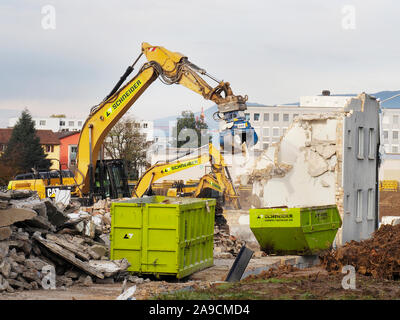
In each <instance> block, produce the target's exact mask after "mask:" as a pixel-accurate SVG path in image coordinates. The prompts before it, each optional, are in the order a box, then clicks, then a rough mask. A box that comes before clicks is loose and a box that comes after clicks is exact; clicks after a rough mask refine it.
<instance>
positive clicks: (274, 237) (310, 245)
mask: <svg viewBox="0 0 400 320" xmlns="http://www.w3.org/2000/svg"><path fill="white" fill-rule="evenodd" d="M341 225H342V220H341V219H340V215H339V212H338V210H337V207H336V206H320V207H309V208H263V209H250V229H251V230H252V232H253V233H254V236H255V237H256V239H257V241H258V243H259V244H260V246H261V248H262V249H263V250H265V251H266V252H267V253H276V254H298V255H307V254H315V253H318V252H319V251H321V250H324V249H328V248H329V247H330V246H331V245H332V243H333V240H334V239H335V236H336V233H337V230H338V229H339V228H340V227H341Z"/></svg>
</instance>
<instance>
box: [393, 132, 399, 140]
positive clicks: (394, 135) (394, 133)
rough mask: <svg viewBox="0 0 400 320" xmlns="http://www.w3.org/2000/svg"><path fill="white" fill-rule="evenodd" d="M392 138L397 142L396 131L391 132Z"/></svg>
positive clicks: (397, 134)
mask: <svg viewBox="0 0 400 320" xmlns="http://www.w3.org/2000/svg"><path fill="white" fill-rule="evenodd" d="M392 138H393V140H399V132H398V131H397V130H396V131H394V130H393V131H392Z"/></svg>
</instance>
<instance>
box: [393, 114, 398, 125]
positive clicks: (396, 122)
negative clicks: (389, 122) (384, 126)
mask: <svg viewBox="0 0 400 320" xmlns="http://www.w3.org/2000/svg"><path fill="white" fill-rule="evenodd" d="M398 123H399V116H397V115H393V124H398Z"/></svg>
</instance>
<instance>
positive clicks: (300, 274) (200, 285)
mask: <svg viewBox="0 0 400 320" xmlns="http://www.w3.org/2000/svg"><path fill="white" fill-rule="evenodd" d="M343 277H344V275H343V274H334V275H332V274H328V273H327V272H326V271H325V270H324V269H322V268H321V267H318V266H316V267H312V268H307V269H302V270H296V269H295V270H289V271H288V270H286V271H278V272H276V273H266V272H264V273H261V274H259V275H257V276H251V277H248V278H246V279H244V280H242V281H240V282H236V283H228V282H222V281H205V280H197V281H191V280H188V281H184V282H177V281H171V280H170V281H150V282H145V283H142V284H139V285H136V286H137V290H136V293H135V294H134V297H135V298H136V299H137V300H142V299H168V300H181V299H183V300H191V299H196V300H221V299H223V300H230V299H234V300H237V299H250V300H252V299H261V300H269V299H290V300H292V299H293V300H309V299H313V300H314V299H317V300H319V299H321V300H330V299H334V300H337V299H339V300H343V299H345V300H346V299H348V300H354V299H362V300H364V299H372V300H376V299H385V300H387V299H399V297H400V286H399V283H398V281H392V280H376V279H374V278H372V277H368V276H362V275H359V274H357V278H356V289H354V290H353V289H347V290H345V289H343V288H342V279H343ZM120 294H121V283H120V282H118V283H114V284H92V285H90V286H87V287H85V286H78V285H74V286H72V287H69V288H67V289H64V290H60V289H56V290H43V289H41V290H31V291H22V292H17V293H11V294H2V295H0V299H1V300H115V299H116V298H117V297H118V296H119V295H120Z"/></svg>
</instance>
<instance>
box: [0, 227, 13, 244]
mask: <svg viewBox="0 0 400 320" xmlns="http://www.w3.org/2000/svg"><path fill="white" fill-rule="evenodd" d="M11 234H12V231H11V228H10V227H0V241H1V240H6V239H8V238H9V237H10V236H11Z"/></svg>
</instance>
